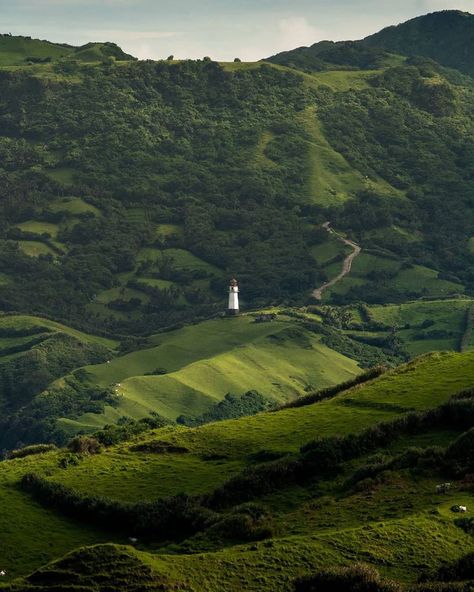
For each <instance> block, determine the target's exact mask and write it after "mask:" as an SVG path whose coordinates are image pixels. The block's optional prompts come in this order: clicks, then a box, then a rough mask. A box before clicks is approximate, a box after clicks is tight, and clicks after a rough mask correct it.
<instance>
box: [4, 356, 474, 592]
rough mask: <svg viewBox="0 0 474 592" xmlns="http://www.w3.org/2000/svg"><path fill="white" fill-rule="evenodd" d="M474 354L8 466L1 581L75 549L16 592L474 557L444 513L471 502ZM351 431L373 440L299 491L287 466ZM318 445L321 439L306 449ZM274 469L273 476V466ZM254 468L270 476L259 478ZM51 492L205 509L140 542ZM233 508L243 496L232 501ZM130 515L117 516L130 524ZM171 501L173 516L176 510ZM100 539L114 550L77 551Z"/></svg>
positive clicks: (412, 576)
mask: <svg viewBox="0 0 474 592" xmlns="http://www.w3.org/2000/svg"><path fill="white" fill-rule="evenodd" d="M473 361H474V360H473V354H472V352H471V353H465V354H431V355H428V356H424V357H422V358H420V359H417V360H415V361H413V362H411V363H410V364H408V365H407V366H402V367H401V368H399V369H395V370H392V371H390V372H389V373H387V374H385V375H382V376H381V377H379V378H376V379H374V380H372V381H370V382H368V383H366V384H364V385H359V386H358V387H354V388H352V389H349V390H345V391H344V390H343V391H342V392H340V393H339V394H336V395H335V396H334V395H333V396H332V398H329V399H327V400H324V401H321V402H319V403H313V404H308V405H304V406H302V407H299V408H293V409H283V410H280V411H276V412H271V413H268V412H267V413H263V414H259V415H257V416H254V417H252V418H242V419H238V420H233V421H224V422H219V423H215V424H209V425H207V426H203V427H200V428H197V429H191V428H183V427H181V428H175V427H165V428H162V429H159V430H155V431H153V432H149V433H146V434H143V435H140V436H137V437H136V438H135V439H134V440H132V441H125V442H122V443H120V444H118V445H116V446H113V447H110V448H107V449H105V450H104V451H102V453H100V454H96V455H92V456H90V455H89V456H88V455H84V454H74V453H71V452H67V451H52V452H49V453H45V454H34V455H30V456H25V457H24V458H18V459H16V460H10V461H7V462H3V463H1V465H0V479H1V481H0V496H1V499H2V505H3V507H4V509H5V512H2V515H1V518H0V524H1V527H2V533H3V557H2V561H3V567H4V568H5V569H6V570H7V571H8V577H9V578H11V577H17V576H26V575H27V574H29V573H31V572H32V570H35V569H37V568H38V567H39V566H40V565H41V564H44V563H46V562H48V561H51V560H53V559H55V558H57V557H58V556H60V555H62V554H64V553H67V552H69V551H72V553H71V554H70V555H67V556H66V557H65V558H64V559H62V560H60V562H59V563H58V564H52V565H50V566H48V567H46V568H42V569H40V570H39V571H38V572H35V573H34V575H32V576H29V577H28V578H27V580H26V581H24V582H21V583H18V584H13V587H12V589H13V590H17V589H18V590H19V589H30V588H31V589H32V590H36V589H37V588H38V589H40V588H41V586H51V585H53V581H54V582H56V584H57V585H62V586H63V587H67V586H68V585H72V582H76V583H77V582H79V581H80V582H81V585H83V586H84V589H87V590H89V589H94V588H93V586H97V585H99V583H98V582H95V583H94V581H93V579H94V577H95V576H93V575H87V574H88V573H89V574H91V573H92V574H94V573H95V574H97V573H99V572H100V573H103V574H104V576H106V578H107V581H108V582H109V585H110V583H112V582H113V583H114V584H115V585H117V582H119V581H121V578H125V579H124V581H123V585H124V586H125V585H128V586H132V585H133V584H135V585H137V582H142V578H143V584H140V585H145V582H149V585H152V584H153V585H155V586H158V585H163V586H165V585H168V586H175V587H178V589H180V588H179V586H181V587H182V589H184V590H190V591H198V590H202V589H208V590H216V591H217V590H221V589H222V588H223V587H225V588H226V589H228V590H237V589H242V587H243V586H244V589H245V590H269V591H270V590H278V591H280V590H281V591H283V590H288V589H289V586H291V582H292V580H293V579H294V578H296V577H298V576H302V575H311V574H314V573H315V571H317V570H318V569H321V568H327V567H328V566H334V565H348V564H350V563H351V562H353V561H354V559H355V558H357V559H358V560H360V559H361V557H363V558H364V561H365V562H366V563H369V564H371V565H373V566H376V567H377V568H378V569H380V570H381V571H382V573H383V574H384V576H390V577H393V578H396V579H401V580H402V581H403V582H405V583H406V584H412V583H413V582H414V581H415V580H416V578H417V577H418V576H419V575H420V570H421V572H422V573H425V574H426V576H427V577H428V579H433V578H435V577H436V573H437V570H439V569H440V568H441V567H442V566H443V565H444V566H448V565H454V563H455V562H456V561H458V560H460V559H461V558H462V557H463V555H465V554H466V553H467V552H468V550H469V549H470V548H472V535H469V534H468V533H467V532H465V531H463V530H462V528H460V526H459V525H457V521H456V519H457V517H458V516H459V515H456V514H455V513H453V512H451V510H450V508H451V506H453V504H458V505H466V506H468V507H470V506H471V505H472V499H473V498H472V491H471V490H470V489H469V487H467V488H465V486H464V485H463V481H462V475H463V472H462V471H464V470H467V469H464V468H461V467H464V466H465V465H463V463H464V462H468V460H466V461H465V460H464V458H466V459H468V455H467V456H463V454H461V455H460V456H456V457H454V456H453V455H454V454H458V455H459V452H456V451H457V450H464V451H466V448H465V445H461V448H460V447H459V445H458V444H457V443H456V444H455V442H457V441H458V439H459V438H460V437H462V438H466V436H460V435H461V434H462V433H464V432H465V430H466V429H469V427H470V426H471V425H472V413H471V415H469V413H467V409H469V405H471V406H472V392H471V389H472V384H473V380H474V375H473V368H474V364H473ZM466 389H467V390H466ZM461 391H462V392H463V394H460V395H457V393H460V392H461ZM452 395H457V397H456V398H455V399H452V398H451V397H452ZM433 408H437V409H439V411H438V412H437V413H436V414H435V415H434V414H433V413H432V412H431V413H425V412H426V411H427V410H429V409H433ZM456 409H459V412H456V411H455V410H456ZM414 412H416V413H417V414H418V415H416V417H418V418H419V419H418V420H417V422H418V423H414V422H413V419H412V420H411V422H408V420H407V419H406V418H408V417H412V418H414V417H415V416H414V415H413V413H414ZM403 418H405V419H403ZM433 418H438V419H436V420H435V421H434V420H433ZM393 421H396V422H398V423H397V424H396V425H397V426H398V429H397V432H396V434H393V435H392V436H390V437H388V436H387V438H385V437H384V438H385V439H384V443H382V441H381V440H380V441H379V443H378V444H377V443H374V444H370V442H371V440H370V439H368V435H365V434H369V433H371V434H372V432H370V430H369V428H370V427H371V426H379V427H378V428H377V430H378V431H377V430H376V431H375V432H373V434H376V433H378V434H380V433H384V431H383V430H385V429H387V428H382V427H381V426H384V425H385V426H387V427H388V426H389V425H391V424H390V422H393ZM381 422H382V423H381ZM407 422H408V423H407ZM394 425H395V424H394ZM410 425H411V427H409V428H408V426H410ZM415 426H418V427H415ZM367 430H369V431H367ZM380 430H382V432H381V431H380ZM471 432H472V430H471ZM388 433H389V432H387V434H388ZM348 434H352V435H351V436H350V437H349V440H350V441H352V442H355V441H356V439H357V438H359V440H360V441H361V442H366V444H365V445H364V446H365V448H364V449H363V450H364V451H362V452H356V451H354V452H351V453H350V455H349V456H346V457H345V459H346V460H343V461H341V462H340V464H339V465H338V467H339V468H338V471H336V472H334V471H333V470H329V472H327V469H323V468H322V466H324V463H323V465H321V467H320V465H319V464H316V465H313V464H311V465H310V466H311V467H312V468H311V474H309V475H307V476H306V477H305V478H303V476H300V477H298V478H297V480H296V482H295V480H294V479H295V477H294V476H292V475H293V473H292V472H291V471H290V467H293V466H294V463H295V462H296V463H301V462H302V463H307V462H308V461H309V459H311V458H312V457H311V456H310V455H311V450H312V448H311V446H321V445H322V443H327V446H329V442H333V445H336V444H335V442H336V441H338V440H337V438H336V441H334V440H331V438H332V437H333V436H336V435H337V436H338V437H344V436H345V435H348ZM359 436H360V437H359ZM314 438H319V440H317V441H316V444H314V443H312V444H311V441H312V440H314ZM321 439H322V440H321ZM318 442H319V443H318ZM460 442H461V440H460ZM308 443H309V444H308ZM325 445H326V444H325ZM433 446H437V447H438V448H433ZM430 447H431V448H430ZM32 452H33V451H32ZM329 453H330V448H326V454H329ZM308 455H309V456H308ZM430 455H431V456H430ZM433 455H434V456H433ZM445 456H446V458H447V459H448V458H456V459H458V460H457V461H456V462H458V463H459V464H458V465H457V466H458V467H459V468H458V469H456V470H457V471H460V472H458V473H456V475H457V477H456V476H455V475H454V474H451V475H450V471H452V470H454V469H453V466H454V465H451V466H450V464H449V463H447V462H445V461H443V460H442V459H443V458H444V457H445ZM274 458H280V460H279V461H275V460H271V459H274ZM317 458H321V457H320V456H319V455H318V456H316V459H317ZM298 459H299V460H298ZM430 459H432V460H430ZM314 462H315V461H314V460H311V463H314ZM275 463H277V464H275ZM277 466H279V467H280V469H279V470H278V472H277V473H275V472H274V471H273V469H272V467H275V468H276V467H277ZM295 466H297V465H295ZM302 466H306V465H305V464H303V465H302ZM284 467H286V469H285V468H284ZM318 467H319V468H318ZM332 469H334V465H332ZM31 471H34V472H35V473H36V475H37V476H36V477H34V479H36V480H39V481H37V482H38V484H41V488H42V489H36V488H35V487H33V486H31V487H30V486H26V485H25V486H24V487H23V491H22V490H20V489H19V488H18V486H17V485H18V482H19V480H20V479H21V478H22V476H23V475H25V474H27V473H30V472H31ZM262 471H263V475H266V478H265V481H263V482H261V481H260V480H259V478H258V475H260V474H261V473H262ZM320 471H322V473H321V472H320ZM368 476H371V477H370V479H369V478H368ZM443 478H444V480H446V479H450V480H451V481H452V483H453V485H452V489H451V490H450V491H448V492H447V493H446V494H445V495H443V496H437V495H436V493H435V485H436V483H438V482H442V481H443ZM31 479H32V478H30V481H31ZM42 479H43V481H41V480H42ZM44 479H45V480H44ZM249 479H250V480H249ZM241 480H242V483H241ZM245 483H246V484H247V485H246V486H244V484H245ZM48 484H54V488H56V489H54V492H55V493H54V495H55V496H56V497H55V498H54V500H55V501H53V500H52V499H51V500H50V498H49V495H52V494H53V490H51V491H49V486H48ZM58 487H66V488H67V489H65V490H64V492H66V491H67V492H69V493H68V495H69V496H70V495H72V492H74V494H73V495H78V496H80V497H79V498H78V500H79V499H82V500H83V501H84V502H85V503H89V502H87V500H88V499H89V498H88V496H99V497H96V498H94V499H95V500H96V501H95V502H94V504H95V505H96V504H98V503H99V500H107V499H114V500H116V502H115V503H116V504H120V503H123V502H127V503H130V502H136V501H137V500H141V502H142V503H144V504H146V502H148V501H152V500H156V499H157V498H166V497H167V496H173V495H177V494H182V493H183V492H186V493H187V494H188V495H191V496H196V495H197V496H202V495H203V494H206V496H205V497H204V498H202V502H200V503H203V504H204V505H205V506H206V507H207V508H208V510H206V511H208V514H207V518H206V520H207V526H199V527H198V526H196V525H197V523H196V522H193V524H195V526H194V527H192V526H191V527H190V528H191V531H188V533H189V534H188V535H184V537H180V536H179V535H178V530H177V524H178V523H177V522H176V519H174V522H173V524H174V525H175V527H173V528H175V530H174V532H175V535H174V536H176V537H178V538H177V539H174V540H173V537H172V540H170V539H169V536H170V535H168V534H167V531H160V530H157V531H150V532H148V533H147V534H146V535H145V534H142V535H140V534H138V535H134V527H133V525H131V526H128V527H122V526H121V520H120V521H119V522H117V521H116V522H115V523H113V522H105V523H104V522H103V520H102V521H100V518H99V516H98V515H97V516H96V514H95V513H94V512H95V511H94V508H93V506H90V508H89V509H83V510H81V511H82V514H81V518H80V523H79V522H78V520H77V517H76V518H74V516H75V514H74V512H73V510H72V508H69V509H68V502H67V501H66V502H62V501H61V499H62V498H61V495H62V493H61V490H60V489H57V488H58ZM242 487H244V488H243V489H242ZM212 492H213V493H212ZM211 493H212V495H210V494H211ZM224 494H225V497H222V496H224ZM229 496H231V497H229ZM35 498H36V500H37V501H36V502H35V501H34V499H35ZM169 499H170V500H171V499H172V498H169ZM178 499H183V498H181V497H179V496H178V498H176V503H178V501H177V500H178ZM197 499H198V498H195V497H191V498H190V499H189V502H188V504H190V505H188V510H187V512H191V514H192V512H193V511H194V510H193V505H192V504H193V503H197ZM199 499H201V498H199ZM220 499H222V500H232V501H227V502H225V503H224V501H221V502H219V500H220ZM191 500H195V501H194V502H193V501H191ZM239 500H246V501H247V502H250V501H251V502H252V503H247V504H244V505H241V504H242V501H239ZM38 502H39V503H38ZM76 503H78V502H76ZM100 503H102V502H100ZM166 503H168V502H166ZM180 503H181V502H179V503H178V506H176V507H181V506H180V505H179V504H180ZM221 503H224V506H222V507H221V506H220V505H219V504H221ZM78 507H79V506H78ZM128 507H130V510H131V508H132V506H124V508H123V510H121V511H123V512H125V513H124V517H125V516H126V512H128V511H129V510H127V508H128ZM143 507H145V506H143ZM172 507H173V506H170V507H169V511H170V512H176V511H177V512H178V513H179V512H180V511H181V510H179V509H178V510H176V509H175V510H172V509H171V508H172ZM116 508H117V509H116V511H118V506H116ZM18 514H21V515H22V517H23V519H22V521H21V523H18V521H17V520H16V518H15V516H17V515H18ZM159 515H160V514H157V515H156V518H154V519H153V520H156V519H159V518H158V516H159ZM196 516H197V515H196ZM245 516H247V517H246V518H245ZM251 516H253V518H251ZM469 516H470V514H468V518H469ZM186 520H187V519H186V518H184V522H183V528H186V527H185V526H184V524H187V522H186ZM194 520H196V518H195V519H194ZM222 520H224V522H223V523H222V525H221V526H219V525H220V523H221V521H222ZM179 524H181V522H180V523H179ZM162 528H166V527H165V526H164V524H163V527H162ZM193 528H194V529H196V528H197V531H196V530H194V534H192V531H193ZM32 529H41V532H42V535H43V536H42V539H41V540H40V539H39V538H36V537H30V536H28V535H27V534H26V533H27V532H31V530H32ZM202 529H204V530H202ZM262 529H263V530H262ZM130 536H136V537H137V538H138V541H136V542H135V543H134V545H135V547H136V548H132V547H130V546H124V545H127V544H129V543H130V541H128V537H130ZM246 537H250V539H249V538H246ZM163 538H164V539H165V541H163ZM262 538H263V540H260V539H262ZM45 540H48V541H50V542H49V544H48V545H45V544H44V541H45ZM134 540H135V539H134ZM106 541H107V542H108V543H112V544H109V545H107V546H105V547H101V546H99V547H94V546H93V547H88V548H82V549H81V550H79V551H74V549H76V548H77V547H79V546H83V545H89V546H90V545H96V544H103V543H104V542H106ZM160 541H161V542H160ZM421 541H423V544H421ZM427 541H429V544H426V542H427ZM395 542H396V544H395ZM86 565H89V566H90V567H89V568H87V569H86V568H85V566H86ZM99 566H102V567H99ZM126 566H134V568H133V573H135V574H136V579H135V580H134V581H133V582H132V581H131V580H130V579H129V576H125V573H130V572H129V571H128V568H127V567H126ZM458 577H461V576H460V575H459V576H458ZM90 578H92V580H90V581H89V579H90ZM466 579H468V578H466ZM104 581H105V580H104ZM160 582H161V584H160ZM100 585H104V586H105V583H104V584H100ZM8 589H10V588H8ZM124 589H127V588H124ZM131 589H132V588H131ZM164 589H167V588H166V587H165V588H164ZM170 589H172V588H170Z"/></svg>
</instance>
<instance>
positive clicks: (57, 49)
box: [0, 34, 134, 66]
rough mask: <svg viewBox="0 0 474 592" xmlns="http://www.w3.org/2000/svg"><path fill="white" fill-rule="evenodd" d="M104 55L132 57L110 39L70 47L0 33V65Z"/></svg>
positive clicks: (92, 59)
mask: <svg viewBox="0 0 474 592" xmlns="http://www.w3.org/2000/svg"><path fill="white" fill-rule="evenodd" d="M107 57H114V58H116V59H117V60H130V59H134V58H133V57H132V56H130V55H128V54H126V53H124V52H123V51H122V50H121V49H120V48H119V47H118V46H117V45H115V44H114V43H88V44H86V45H83V46H81V47H73V46H72V45H67V44H61V43H51V42H50V41H44V40H40V39H32V38H31V37H23V36H14V35H13V36H12V35H5V34H3V35H1V34H0V66H25V65H27V64H30V65H31V64H42V63H45V64H47V63H50V62H53V61H56V60H61V59H64V58H70V59H73V60H81V61H85V62H95V61H102V60H104V58H107Z"/></svg>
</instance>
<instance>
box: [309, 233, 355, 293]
mask: <svg viewBox="0 0 474 592" xmlns="http://www.w3.org/2000/svg"><path fill="white" fill-rule="evenodd" d="M323 228H325V229H326V230H327V231H328V232H329V233H330V234H334V236H336V237H337V238H338V240H340V241H341V242H343V243H344V244H345V245H347V246H349V247H351V248H352V253H350V254H349V255H347V257H346V258H345V259H344V263H343V264H342V271H341V273H340V274H339V275H337V276H336V277H335V278H333V279H332V280H330V281H329V282H326V283H325V284H323V285H322V286H321V287H320V288H316V290H314V292H313V296H314V297H315V298H316V300H321V299H322V297H323V292H324V290H327V289H328V288H330V287H331V286H334V284H336V283H337V282H339V281H340V280H342V278H343V277H345V276H346V275H347V274H348V273H350V271H351V269H352V262H353V261H354V259H355V258H356V257H357V256H358V255H360V252H361V251H362V248H361V247H359V245H358V244H357V243H355V242H353V241H351V240H349V239H348V238H344V237H343V236H341V235H340V234H338V233H337V232H336V231H335V230H333V229H332V228H331V222H325V223H324V224H323Z"/></svg>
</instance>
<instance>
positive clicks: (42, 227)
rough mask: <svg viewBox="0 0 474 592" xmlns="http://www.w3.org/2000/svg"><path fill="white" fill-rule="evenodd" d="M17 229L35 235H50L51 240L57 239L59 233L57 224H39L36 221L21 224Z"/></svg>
mask: <svg viewBox="0 0 474 592" xmlns="http://www.w3.org/2000/svg"><path fill="white" fill-rule="evenodd" d="M17 228H19V229H20V230H23V231H25V232H33V233H35V234H49V236H50V237H51V238H56V237H57V235H58V231H59V227H58V225H57V224H52V223H51V222H37V221H36V220H29V221H28V222H22V223H21V224H18V226H17Z"/></svg>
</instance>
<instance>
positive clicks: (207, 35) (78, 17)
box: [0, 0, 474, 61]
mask: <svg viewBox="0 0 474 592" xmlns="http://www.w3.org/2000/svg"><path fill="white" fill-rule="evenodd" d="M444 9H459V10H465V11H468V12H474V0H234V1H232V0H99V1H95V2H93V1H91V0H0V32H3V33H12V34H13V35H30V36H32V37H36V38H40V39H48V40H50V41H55V42H60V43H70V44H72V45H82V44H84V43H87V42H89V41H113V42H115V43H117V44H118V45H120V47H122V48H123V49H124V50H125V51H127V52H128V53H131V54H133V55H134V56H136V57H138V58H140V59H148V58H150V59H164V58H167V57H168V56H169V55H174V56H175V58H176V59H184V58H192V59H195V58H202V57H204V56H210V57H211V58H212V59H215V60H219V61H230V60H233V59H234V58H235V57H239V58H240V59H242V60H244V61H254V60H259V59H262V58H265V57H268V56H270V55H273V54H275V53H277V52H279V51H284V50H287V49H293V48H295V47H299V46H301V45H311V44H313V43H316V42H317V41H321V40H323V39H331V40H333V41H339V40H345V39H361V38H362V37H365V36H366V35H369V34H371V33H375V32H376V31H378V30H380V29H381V28H383V27H386V26H388V25H392V24H398V23H400V22H403V21H405V20H408V19H410V18H413V17H415V16H419V15H421V14H426V13H427V12H433V11H435V10H444Z"/></svg>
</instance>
